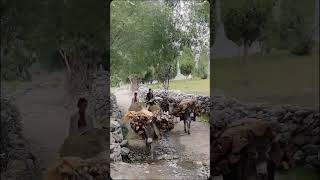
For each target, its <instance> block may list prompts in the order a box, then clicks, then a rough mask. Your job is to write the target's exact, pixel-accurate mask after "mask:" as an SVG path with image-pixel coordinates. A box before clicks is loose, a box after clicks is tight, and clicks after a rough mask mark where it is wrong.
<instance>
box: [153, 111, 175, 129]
mask: <svg viewBox="0 0 320 180" xmlns="http://www.w3.org/2000/svg"><path fill="white" fill-rule="evenodd" d="M156 125H157V127H158V128H159V129H161V130H163V131H170V130H172V129H173V128H174V120H173V117H172V116H171V115H169V114H161V115H160V116H158V117H157V119H156Z"/></svg>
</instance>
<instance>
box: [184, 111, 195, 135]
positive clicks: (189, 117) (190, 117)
mask: <svg viewBox="0 0 320 180" xmlns="http://www.w3.org/2000/svg"><path fill="white" fill-rule="evenodd" d="M180 119H181V120H183V123H184V132H185V133H187V132H188V134H189V135H190V126H191V121H194V120H195V105H192V106H190V107H187V108H186V109H185V110H184V113H182V116H181V117H180Z"/></svg>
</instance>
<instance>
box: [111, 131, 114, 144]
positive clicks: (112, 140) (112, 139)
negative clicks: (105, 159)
mask: <svg viewBox="0 0 320 180" xmlns="http://www.w3.org/2000/svg"><path fill="white" fill-rule="evenodd" d="M113 143H115V140H114V138H113V135H112V133H111V132H110V144H113Z"/></svg>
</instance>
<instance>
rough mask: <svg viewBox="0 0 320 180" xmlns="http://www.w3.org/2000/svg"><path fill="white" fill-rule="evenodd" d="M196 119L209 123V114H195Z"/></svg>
mask: <svg viewBox="0 0 320 180" xmlns="http://www.w3.org/2000/svg"><path fill="white" fill-rule="evenodd" d="M197 121H200V122H206V123H209V115H206V114H201V115H200V116H197Z"/></svg>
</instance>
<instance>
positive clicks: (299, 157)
mask: <svg viewBox="0 0 320 180" xmlns="http://www.w3.org/2000/svg"><path fill="white" fill-rule="evenodd" d="M304 157H305V155H304V153H303V152H302V151H301V150H299V151H297V152H296V153H294V155H293V159H294V160H295V161H297V162H301V161H303V160H304Z"/></svg>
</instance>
